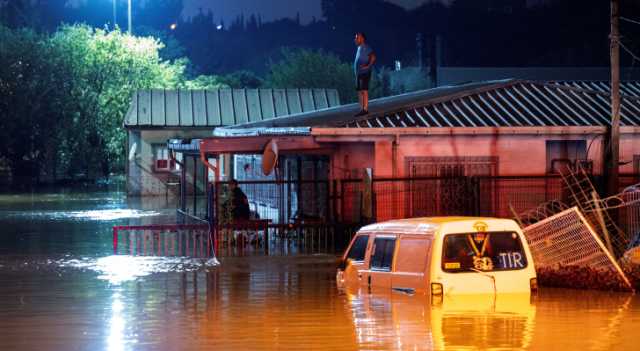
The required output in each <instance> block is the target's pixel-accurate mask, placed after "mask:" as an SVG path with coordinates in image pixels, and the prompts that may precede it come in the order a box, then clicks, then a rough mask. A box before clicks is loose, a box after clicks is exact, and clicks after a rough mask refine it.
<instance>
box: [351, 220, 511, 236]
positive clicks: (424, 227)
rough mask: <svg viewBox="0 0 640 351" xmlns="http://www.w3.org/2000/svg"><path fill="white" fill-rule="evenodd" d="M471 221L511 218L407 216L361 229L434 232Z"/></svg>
mask: <svg viewBox="0 0 640 351" xmlns="http://www.w3.org/2000/svg"><path fill="white" fill-rule="evenodd" d="M470 221H474V222H475V221H509V222H513V220H511V219H506V218H493V217H464V216H449V217H420V218H406V219H394V220H390V221H386V222H380V223H373V224H369V225H367V226H364V227H362V228H361V229H360V230H361V231H383V232H384V231H398V232H403V233H416V234H418V233H423V234H427V233H432V232H434V231H436V230H437V229H438V228H440V227H441V226H442V225H444V224H451V223H456V222H470Z"/></svg>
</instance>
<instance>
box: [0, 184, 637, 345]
mask: <svg viewBox="0 0 640 351" xmlns="http://www.w3.org/2000/svg"><path fill="white" fill-rule="evenodd" d="M173 206H174V205H173V204H171V203H170V202H167V201H166V200H164V199H146V200H144V201H141V200H131V199H130V200H128V199H127V198H126V197H125V196H124V194H122V193H118V192H110V193H99V192H94V193H69V192H67V193H64V192H60V193H55V194H54V193H52V194H16V195H0V233H1V234H0V350H198V349H216V350H272V349H289V350H444V349H446V350H490V349H494V350H511V349H514V350H563V351H566V350H637V349H638V344H637V333H638V330H640V298H639V297H638V296H636V295H631V294H625V293H608V292H595V291H577V290H559V289H544V288H543V289H541V291H540V293H539V294H538V295H536V296H515V297H507V296H497V297H495V298H494V297H469V298H458V299H445V301H442V302H441V303H440V302H438V301H430V300H429V299H428V298H426V297H424V296H408V295H404V294H401V293H387V292H372V293H369V292H367V291H339V290H338V289H336V287H335V278H334V273H335V268H336V257H337V256H336V255H335V254H320V255H287V256H282V255H280V256H272V257H265V256H260V255H254V256H251V255H249V256H245V257H225V258H221V259H220V261H221V264H220V265H219V266H213V265H207V264H205V262H204V261H203V260H199V259H189V258H162V257H132V256H112V255H111V244H112V242H111V238H112V237H111V227H112V226H113V225H116V224H118V225H121V224H140V223H163V222H169V221H171V215H172V214H173V208H174V207H173Z"/></svg>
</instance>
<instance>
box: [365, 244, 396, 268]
mask: <svg viewBox="0 0 640 351" xmlns="http://www.w3.org/2000/svg"><path fill="white" fill-rule="evenodd" d="M395 248H396V238H376V239H375V240H374V241H373V255H372V256H371V263H370V265H369V268H371V269H375V270H382V271H390V270H391V263H392V262H393V251H394V249H395Z"/></svg>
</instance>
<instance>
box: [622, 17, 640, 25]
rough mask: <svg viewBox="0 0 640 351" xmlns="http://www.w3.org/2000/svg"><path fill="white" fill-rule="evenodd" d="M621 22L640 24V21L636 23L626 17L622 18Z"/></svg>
mask: <svg viewBox="0 0 640 351" xmlns="http://www.w3.org/2000/svg"><path fill="white" fill-rule="evenodd" d="M620 19H621V20H623V21H627V22H631V23H635V24H640V21H636V20H632V19H629V18H626V17H620Z"/></svg>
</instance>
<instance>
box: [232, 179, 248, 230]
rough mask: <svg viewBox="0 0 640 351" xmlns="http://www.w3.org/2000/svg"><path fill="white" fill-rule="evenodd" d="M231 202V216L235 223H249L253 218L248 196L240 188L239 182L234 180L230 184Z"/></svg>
mask: <svg viewBox="0 0 640 351" xmlns="http://www.w3.org/2000/svg"><path fill="white" fill-rule="evenodd" d="M229 190H230V193H231V195H230V200H231V214H232V216H233V220H234V221H247V220H249V217H250V216H251V211H250V210H249V199H248V198H247V195H245V193H244V192H243V191H242V189H240V187H239V186H238V181H237V180H235V179H232V180H231V181H230V182H229Z"/></svg>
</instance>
